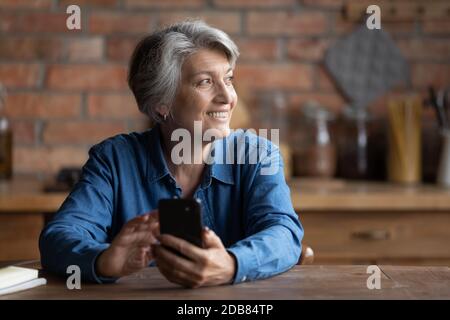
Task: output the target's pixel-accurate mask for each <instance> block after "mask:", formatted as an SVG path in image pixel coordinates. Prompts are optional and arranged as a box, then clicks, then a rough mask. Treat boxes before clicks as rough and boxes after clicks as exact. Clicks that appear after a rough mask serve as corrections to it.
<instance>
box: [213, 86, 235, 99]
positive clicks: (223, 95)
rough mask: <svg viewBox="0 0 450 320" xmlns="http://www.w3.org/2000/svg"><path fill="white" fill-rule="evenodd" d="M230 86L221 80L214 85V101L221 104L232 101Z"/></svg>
mask: <svg viewBox="0 0 450 320" xmlns="http://www.w3.org/2000/svg"><path fill="white" fill-rule="evenodd" d="M230 90H231V89H230V88H229V87H228V86H227V85H225V83H223V82H221V83H220V84H218V85H217V87H216V101H217V102H220V103H222V104H230V103H231V102H232V101H233V95H232V93H231V92H230Z"/></svg>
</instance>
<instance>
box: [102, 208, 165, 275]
mask: <svg viewBox="0 0 450 320" xmlns="http://www.w3.org/2000/svg"><path fill="white" fill-rule="evenodd" d="M158 235H159V215H158V211H157V210H154V211H152V212H150V213H147V214H144V215H141V216H138V217H136V218H134V219H132V220H130V221H128V222H127V223H126V224H125V225H124V226H123V227H122V230H120V232H119V234H118V235H117V236H116V237H115V238H114V240H113V242H112V243H111V246H110V247H109V248H108V249H106V250H105V251H103V253H102V254H101V255H100V256H99V257H98V259H97V262H96V272H97V275H99V276H103V277H113V278H119V277H123V276H126V275H129V274H131V273H134V272H136V271H139V270H140V269H142V268H145V267H147V266H148V264H149V262H150V261H151V260H152V259H153V254H152V250H151V245H152V244H154V243H155V242H157V240H156V237H157V236H158Z"/></svg>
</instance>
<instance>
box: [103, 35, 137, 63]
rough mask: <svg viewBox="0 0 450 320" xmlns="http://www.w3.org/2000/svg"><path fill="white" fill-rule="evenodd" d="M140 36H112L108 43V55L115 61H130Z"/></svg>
mask: <svg viewBox="0 0 450 320" xmlns="http://www.w3.org/2000/svg"><path fill="white" fill-rule="evenodd" d="M139 40H140V39H138V38H123V37H122V38H118V37H116V38H110V39H108V40H107V43H106V57H107V58H108V59H109V60H113V61H129V60H130V58H131V55H132V54H133V51H134V48H135V47H136V45H137V44H138V42H139Z"/></svg>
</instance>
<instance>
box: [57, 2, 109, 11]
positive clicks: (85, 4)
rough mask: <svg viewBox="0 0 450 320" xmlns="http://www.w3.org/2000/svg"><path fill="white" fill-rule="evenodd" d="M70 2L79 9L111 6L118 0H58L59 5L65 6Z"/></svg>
mask: <svg viewBox="0 0 450 320" xmlns="http://www.w3.org/2000/svg"><path fill="white" fill-rule="evenodd" d="M71 4H76V5H78V6H80V8H81V10H83V9H82V8H84V7H101V8H112V7H114V6H117V5H118V0H60V1H59V6H60V7H63V8H66V7H68V6H69V5H71Z"/></svg>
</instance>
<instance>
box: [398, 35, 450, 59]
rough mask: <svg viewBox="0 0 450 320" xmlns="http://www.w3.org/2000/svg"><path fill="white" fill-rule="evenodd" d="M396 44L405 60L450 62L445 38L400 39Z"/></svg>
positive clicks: (448, 43)
mask: <svg viewBox="0 0 450 320" xmlns="http://www.w3.org/2000/svg"><path fill="white" fill-rule="evenodd" d="M396 43H397V45H398V46H399V48H400V50H401V51H402V53H403V55H404V56H405V57H406V58H407V59H410V60H433V61H450V42H449V41H448V40H447V39H445V38H441V39H426V38H413V39H400V40H397V41H396Z"/></svg>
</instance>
